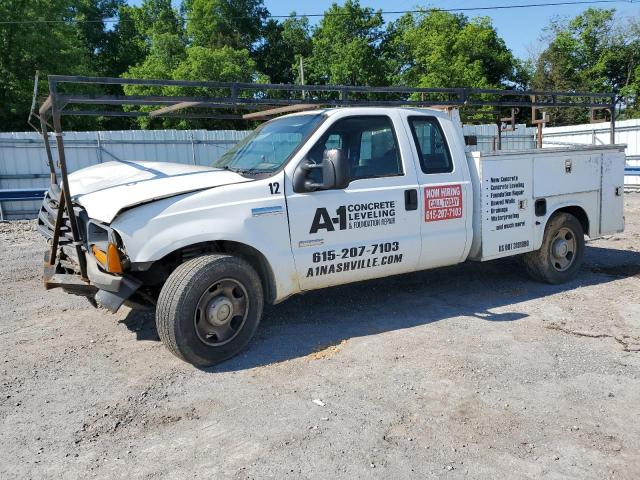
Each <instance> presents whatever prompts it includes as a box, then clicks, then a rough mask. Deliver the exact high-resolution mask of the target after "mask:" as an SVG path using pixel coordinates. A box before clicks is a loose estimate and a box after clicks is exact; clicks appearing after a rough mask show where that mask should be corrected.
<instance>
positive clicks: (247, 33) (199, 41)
mask: <svg viewBox="0 0 640 480" xmlns="http://www.w3.org/2000/svg"><path fill="white" fill-rule="evenodd" d="M183 10H184V12H185V15H186V19H187V34H188V35H189V38H190V39H191V41H192V43H193V45H197V46H200V47H210V48H216V47H223V46H229V47H233V48H236V49H245V50H249V51H251V50H252V49H253V44H254V43H255V42H256V41H257V40H258V39H259V38H260V35H261V32H262V25H263V22H264V21H265V19H266V18H267V16H268V14H269V12H268V10H267V9H266V8H265V7H264V5H263V0H185V1H184V3H183Z"/></svg>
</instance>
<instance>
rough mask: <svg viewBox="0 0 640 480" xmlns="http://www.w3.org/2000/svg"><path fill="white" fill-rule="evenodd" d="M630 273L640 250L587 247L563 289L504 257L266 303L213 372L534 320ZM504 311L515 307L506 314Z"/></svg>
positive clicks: (140, 327)
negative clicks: (367, 342) (553, 303)
mask: <svg viewBox="0 0 640 480" xmlns="http://www.w3.org/2000/svg"><path fill="white" fill-rule="evenodd" d="M630 276H640V252H636V251H629V250H616V249H610V248H602V247H587V249H586V255H585V263H584V266H583V268H582V271H581V272H580V273H579V274H578V275H577V276H576V278H575V280H573V281H572V282H569V283H566V284H563V285H548V284H542V283H538V282H534V281H532V280H530V279H529V278H528V277H527V276H526V273H525V272H524V267H523V266H522V265H521V264H520V263H519V262H518V261H517V260H515V259H503V260H497V261H493V262H487V263H466V264H462V265H457V266H454V267H447V268H442V269H438V270H428V271H424V272H417V273H412V274H407V275H400V276H394V277H389V278H385V279H379V280H370V281H366V282H360V283H357V284H351V285H344V286H340V287H333V288H330V289H325V290H319V291H316V292H310V293H307V294H304V295H298V296H296V297H293V298H291V299H289V300H287V301H285V302H283V303H281V304H279V305H275V306H266V307H265V312H264V316H263V319H262V323H261V325H260V327H259V329H258V333H257V334H256V337H255V338H254V339H253V341H252V342H251V343H250V344H249V346H248V347H247V348H246V349H245V350H244V351H243V352H242V353H240V354H239V355H238V356H236V357H234V358H232V359H230V360H228V361H227V362H224V363H223V364H221V365H217V366H215V367H212V368H209V369H206V371H210V372H227V371H236V370H244V369H249V368H255V367H259V366H263V365H268V364H272V363H279V362H283V361H287V360H291V359H294V358H299V357H305V356H310V357H311V358H313V357H314V356H316V355H318V352H321V351H323V350H325V349H327V348H330V347H332V346H335V345H339V344H340V343H341V342H342V341H344V340H348V339H350V338H353V337H362V336H367V335H375V334H379V333H382V332H388V331H393V330H401V329H406V328H412V327H416V326H419V325H427V324H430V323H434V322H437V321H439V320H444V319H448V318H455V317H459V316H467V317H476V318H479V319H482V320H486V321H491V322H510V321H516V320H520V319H522V318H525V317H527V314H526V313H523V312H522V311H518V308H517V304H518V303H521V302H525V301H527V300H531V299H535V298H542V297H545V296H548V295H554V294H557V293H561V292H566V291H571V290H574V289H576V288H580V287H584V286H589V285H598V284H603V283H607V282H611V281H615V280H617V279H620V278H625V277H630ZM504 307H509V309H508V310H507V311H504ZM494 309H499V310H501V311H500V312H495V311H493V310H494ZM125 324H126V325H127V326H128V327H129V328H130V329H131V330H136V334H137V338H138V339H140V340H151V339H155V340H157V338H158V337H157V332H156V331H155V324H154V321H153V315H152V314H148V313H147V314H144V313H141V312H137V311H135V310H132V311H131V312H130V313H129V316H128V317H127V319H126V320H125ZM320 355H322V354H321V353H320Z"/></svg>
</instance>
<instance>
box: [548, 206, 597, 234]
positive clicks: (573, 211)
mask: <svg viewBox="0 0 640 480" xmlns="http://www.w3.org/2000/svg"><path fill="white" fill-rule="evenodd" d="M558 212H565V213H568V214H570V215H573V216H574V217H576V218H577V219H578V221H579V222H580V225H582V230H584V233H585V234H586V235H589V216H588V215H587V212H585V211H584V209H583V208H582V207H578V206H576V205H574V206H571V207H562V208H559V209H558V210H556V211H555V212H553V213H554V214H556V213H558Z"/></svg>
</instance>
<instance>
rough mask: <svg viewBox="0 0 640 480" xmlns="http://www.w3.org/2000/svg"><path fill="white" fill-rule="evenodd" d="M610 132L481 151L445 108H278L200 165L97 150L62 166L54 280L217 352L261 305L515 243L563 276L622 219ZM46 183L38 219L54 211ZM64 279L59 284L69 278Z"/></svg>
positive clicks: (542, 271) (172, 342)
mask: <svg viewBox="0 0 640 480" xmlns="http://www.w3.org/2000/svg"><path fill="white" fill-rule="evenodd" d="M622 149H623V147H621V146H607V147H585V148H565V149H559V150H557V149H549V150H536V151H527V152H516V153H512V154H491V155H481V154H478V153H471V152H468V151H467V150H466V147H465V142H464V138H463V135H462V129H461V128H460V125H459V123H458V122H457V121H455V120H454V119H452V118H451V116H450V114H449V113H447V112H443V111H439V110H434V109H424V108H420V109H417V108H387V107H348V108H337V109H327V110H313V111H307V112H304V113H297V114H293V115H287V116H283V117H279V118H277V119H274V120H272V121H270V122H267V123H265V124H263V125H261V126H260V127H258V128H257V129H256V130H255V131H254V132H252V133H251V134H250V135H249V136H248V137H246V138H245V139H244V140H242V141H241V142H240V143H239V144H237V145H236V146H234V147H233V148H232V149H231V150H230V151H228V152H227V153H226V154H224V155H223V156H222V157H220V158H219V159H217V160H216V161H214V162H213V163H212V165H211V167H193V166H185V165H178V164H166V163H165V164H162V163H159V162H126V163H118V162H109V163H105V164H101V165H97V166H93V167H89V168H87V169H84V170H80V171H77V172H74V173H73V174H71V175H70V176H69V181H70V189H71V193H72V195H73V202H74V205H75V206H76V208H77V209H78V211H79V215H78V218H79V219H81V222H80V228H82V229H84V230H83V231H85V232H86V235H85V236H84V238H85V239H86V241H85V244H84V245H83V252H84V255H85V257H86V258H85V261H86V262H87V265H88V269H87V270H88V278H87V279H85V280H83V282H84V283H85V284H86V285H87V288H86V289H78V288H77V282H71V281H70V280H69V276H73V275H76V274H77V269H76V268H74V264H77V262H78V258H77V254H75V257H76V258H74V251H73V249H72V248H71V246H70V245H68V244H65V242H64V241H63V242H62V244H61V245H60V252H61V253H60V255H59V257H60V262H59V263H58V264H57V265H56V266H55V268H53V269H50V270H49V271H47V272H46V274H45V277H46V278H45V282H48V283H47V284H48V285H49V286H50V287H57V286H60V287H62V288H65V289H67V290H69V291H73V292H75V293H77V292H78V290H80V291H81V293H83V294H86V295H87V296H89V297H90V298H91V299H92V300H93V301H95V302H96V303H97V304H99V305H101V306H104V307H106V308H109V309H110V310H113V311H115V310H117V309H118V308H119V307H120V306H121V305H122V304H123V303H124V302H125V301H126V302H130V303H152V304H155V306H156V320H157V324H158V332H159V335H160V337H161V338H162V340H163V341H164V342H165V344H166V345H167V346H168V348H169V349H170V350H171V351H172V352H173V353H175V354H176V355H178V356H179V357H180V358H183V359H185V360H187V361H189V362H191V363H194V364H196V365H201V366H204V365H211V364H214V363H218V362H220V361H222V360H224V359H226V358H229V357H230V356H232V355H234V354H235V353H237V352H238V351H239V350H241V349H242V348H243V347H244V346H245V345H246V343H247V342H248V341H249V340H250V338H251V337H252V336H253V333H254V332H255V330H256V328H257V326H258V324H259V321H260V317H261V315H262V306H263V302H265V301H266V302H269V303H278V302H280V301H283V300H284V299H286V298H287V297H289V296H291V295H294V294H297V293H300V292H304V291H309V290H316V289H321V288H325V287H330V286H334V285H339V284H345V283H350V282H355V281H362V280H367V279H372V278H379V277H385V276H389V275H396V274H402V273H407V272H412V271H417V270H425V269H430V268H437V267H442V266H447V265H454V264H457V263H460V262H464V261H466V260H476V261H485V260H491V259H494V258H500V257H504V256H510V255H519V256H521V257H522V259H523V263H524V265H525V267H526V268H527V270H528V271H529V272H530V273H531V274H532V275H533V276H534V277H535V278H538V279H540V280H543V281H547V282H551V283H559V282H562V281H567V280H569V279H570V278H571V277H572V276H573V275H574V274H575V273H576V272H577V270H578V269H579V267H580V262H581V260H582V254H583V251H584V235H585V234H586V235H589V236H590V237H594V238H595V237H598V236H601V235H604V234H607V233H613V232H617V231H621V230H622V229H623V228H624V223H623V215H622V185H623V170H624V153H623V150H622ZM55 195H56V192H55V191H50V192H49V195H48V197H47V198H46V199H45V203H44V205H43V209H42V211H41V214H40V227H41V230H42V231H43V233H45V236H46V235H47V234H49V235H50V230H51V224H52V218H53V217H54V216H55V215H56V198H55ZM72 283H73V285H72Z"/></svg>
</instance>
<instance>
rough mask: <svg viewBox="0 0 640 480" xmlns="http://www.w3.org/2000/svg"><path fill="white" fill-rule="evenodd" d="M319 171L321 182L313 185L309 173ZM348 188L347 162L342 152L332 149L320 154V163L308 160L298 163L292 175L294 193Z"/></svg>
mask: <svg viewBox="0 0 640 480" xmlns="http://www.w3.org/2000/svg"><path fill="white" fill-rule="evenodd" d="M314 169H321V171H322V181H321V182H320V183H314V182H313V181H312V180H311V179H310V178H309V176H310V174H311V171H312V170H314ZM348 186H349V161H348V160H347V156H346V155H345V153H344V150H340V149H337V148H332V149H330V150H325V151H324V153H323V154H322V163H320V164H316V163H313V162H312V161H311V160H309V159H305V160H303V161H302V162H300V165H298V168H297V169H296V171H295V173H294V174H293V191H294V192H296V193H303V192H313V191H315V190H331V189H340V190H341V189H344V188H347V187H348Z"/></svg>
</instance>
